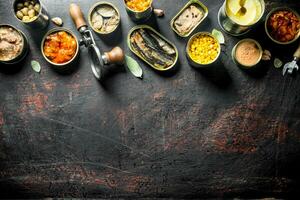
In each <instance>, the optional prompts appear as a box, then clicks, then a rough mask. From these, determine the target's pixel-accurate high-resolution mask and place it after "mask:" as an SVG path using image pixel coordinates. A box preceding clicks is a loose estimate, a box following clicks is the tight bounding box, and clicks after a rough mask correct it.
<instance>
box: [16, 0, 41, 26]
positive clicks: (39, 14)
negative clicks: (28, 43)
mask: <svg viewBox="0 0 300 200" xmlns="http://www.w3.org/2000/svg"><path fill="white" fill-rule="evenodd" d="M18 1H20V0H14V1H13V11H14V16H15V18H17V20H18V21H20V22H22V23H24V24H29V23H32V22H35V21H37V20H38V18H39V17H40V16H41V13H42V3H41V1H40V0H36V1H37V3H39V4H40V10H39V13H38V15H37V16H36V18H35V19H34V20H32V21H28V22H24V21H22V20H20V19H19V18H18V17H17V12H16V9H15V8H16V3H17V2H18Z"/></svg>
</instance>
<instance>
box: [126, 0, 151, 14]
mask: <svg viewBox="0 0 300 200" xmlns="http://www.w3.org/2000/svg"><path fill="white" fill-rule="evenodd" d="M123 2H124V4H125V6H126V9H128V10H130V11H131V12H134V13H143V12H145V11H147V10H148V9H149V8H152V3H153V0H150V4H149V7H147V8H146V9H145V10H142V11H136V10H133V9H131V8H129V7H128V6H127V3H126V0H123Z"/></svg>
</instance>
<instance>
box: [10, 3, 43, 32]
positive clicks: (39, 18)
mask: <svg viewBox="0 0 300 200" xmlns="http://www.w3.org/2000/svg"><path fill="white" fill-rule="evenodd" d="M23 2H24V1H22V0H14V2H13V12H14V16H15V17H16V18H17V20H18V21H20V22H22V23H23V24H25V25H26V26H28V27H30V28H32V29H44V28H46V27H47V26H48V24H49V15H48V12H47V11H46V9H45V7H44V6H43V4H42V2H41V1H40V0H33V1H32V2H35V3H36V4H39V9H38V14H37V15H36V17H35V19H34V20H29V21H23V20H21V19H20V18H19V17H18V16H17V12H18V6H19V5H18V4H20V3H23ZM27 12H28V11H27Z"/></svg>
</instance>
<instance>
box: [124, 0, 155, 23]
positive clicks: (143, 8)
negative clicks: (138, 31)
mask: <svg viewBox="0 0 300 200" xmlns="http://www.w3.org/2000/svg"><path fill="white" fill-rule="evenodd" d="M123 1H124V4H125V7H126V11H127V13H128V15H129V16H130V18H131V19H132V20H134V21H144V20H147V19H148V18H150V17H151V15H152V11H153V7H152V3H153V0H123Z"/></svg>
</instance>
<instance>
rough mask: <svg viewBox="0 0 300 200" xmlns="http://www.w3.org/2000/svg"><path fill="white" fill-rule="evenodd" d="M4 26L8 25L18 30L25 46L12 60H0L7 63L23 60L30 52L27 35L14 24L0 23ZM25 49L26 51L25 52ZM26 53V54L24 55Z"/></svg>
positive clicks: (0, 25)
mask: <svg viewBox="0 0 300 200" xmlns="http://www.w3.org/2000/svg"><path fill="white" fill-rule="evenodd" d="M3 26H7V27H10V28H13V29H14V30H16V31H17V32H18V33H19V34H20V35H21V37H22V45H23V48H22V51H20V52H19V53H18V54H17V56H16V57H14V58H13V59H11V60H0V62H1V63H5V64H15V63H17V62H19V61H21V60H23V59H24V58H25V56H26V54H27V52H28V45H29V43H28V39H27V37H26V35H25V34H24V33H23V32H22V31H21V30H19V29H17V28H16V27H14V26H13V25H10V24H0V27H3ZM24 51H26V52H25V53H24ZM23 53H24V55H22V54H23Z"/></svg>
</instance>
